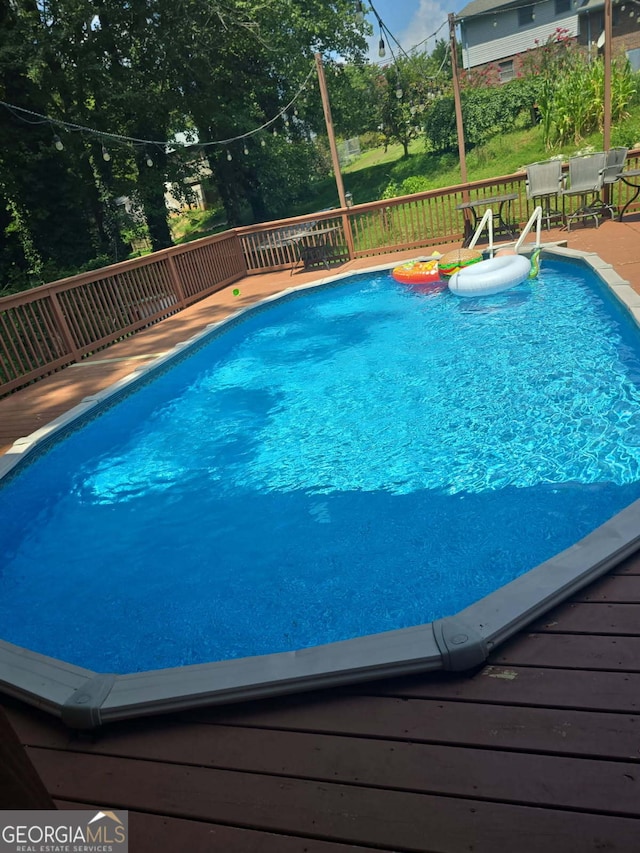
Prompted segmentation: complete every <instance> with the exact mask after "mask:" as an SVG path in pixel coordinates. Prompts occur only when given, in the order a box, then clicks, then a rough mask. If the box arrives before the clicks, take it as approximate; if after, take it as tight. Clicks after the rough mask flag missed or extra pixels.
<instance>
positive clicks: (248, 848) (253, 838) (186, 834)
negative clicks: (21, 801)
mask: <svg viewBox="0 0 640 853" xmlns="http://www.w3.org/2000/svg"><path fill="white" fill-rule="evenodd" d="M56 806H57V807H58V808H59V809H65V810H66V809H79V810H85V809H86V810H90V811H95V810H96V809H100V808H102V807H103V806H104V803H103V804H102V806H101V805H100V804H94V805H91V806H88V805H87V804H86V803H76V802H72V801H70V800H57V801H56ZM373 849H374V848H372V847H361V846H360V845H357V846H354V845H352V844H340V843H334V842H331V841H319V840H318V839H315V838H304V839H302V838H300V837H297V838H293V837H291V836H287V835H275V834H273V833H271V832H258V831H256V830H252V829H239V828H238V827H234V826H223V825H222V824H216V823H213V822H211V821H196V820H185V819H183V818H174V817H167V816H166V815H157V814H150V813H148V812H136V811H129V850H130V851H131V853H158V851H165V850H167V851H171V853H180V851H188V853H216V851H220V853H367V851H371V850H373ZM375 851H376V853H380V852H381V851H382V853H392V851H391V850H388V849H387V850H384V849H383V848H381V847H378V846H376V847H375Z"/></svg>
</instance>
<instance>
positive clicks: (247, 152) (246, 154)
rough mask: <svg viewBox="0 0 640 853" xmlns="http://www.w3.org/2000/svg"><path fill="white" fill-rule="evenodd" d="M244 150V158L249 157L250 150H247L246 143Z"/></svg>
mask: <svg viewBox="0 0 640 853" xmlns="http://www.w3.org/2000/svg"><path fill="white" fill-rule="evenodd" d="M242 150H243V152H244V156H245V157H247V156H248V155H249V149H248V148H247V145H246V143H245V146H244V148H243V149H242Z"/></svg>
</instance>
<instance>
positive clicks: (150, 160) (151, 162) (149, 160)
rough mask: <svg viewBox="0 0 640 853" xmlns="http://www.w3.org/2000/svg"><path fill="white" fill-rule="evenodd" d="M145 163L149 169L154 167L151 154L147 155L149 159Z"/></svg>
mask: <svg viewBox="0 0 640 853" xmlns="http://www.w3.org/2000/svg"><path fill="white" fill-rule="evenodd" d="M145 162H146V164H147V166H148V167H149V168H151V167H152V166H153V160H152V159H151V156H150V155H149V154H147V159H146V161H145Z"/></svg>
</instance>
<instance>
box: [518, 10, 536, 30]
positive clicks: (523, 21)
mask: <svg viewBox="0 0 640 853" xmlns="http://www.w3.org/2000/svg"><path fill="white" fill-rule="evenodd" d="M534 17H535V16H534V14H533V6H520V7H519V9H518V26H519V27H526V26H527V24H530V23H532V21H533V19H534Z"/></svg>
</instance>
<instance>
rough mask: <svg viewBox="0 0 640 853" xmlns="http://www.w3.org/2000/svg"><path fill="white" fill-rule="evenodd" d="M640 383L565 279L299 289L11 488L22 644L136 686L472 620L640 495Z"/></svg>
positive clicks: (606, 317)
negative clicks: (212, 664)
mask: <svg viewBox="0 0 640 853" xmlns="http://www.w3.org/2000/svg"><path fill="white" fill-rule="evenodd" d="M639 382H640V347H639V342H638V334H637V332H636V330H635V327H634V326H633V325H632V322H631V321H630V320H629V319H628V317H627V315H626V314H625V313H624V312H623V311H622V310H621V309H620V308H618V307H617V303H616V302H615V300H614V299H613V298H612V297H611V296H610V295H609V294H608V293H606V292H603V288H602V287H601V285H599V284H598V283H597V281H596V280H595V277H594V276H592V274H591V273H590V272H586V271H583V270H582V269H581V268H577V267H575V266H572V265H570V264H567V263H560V262H550V261H547V262H545V263H544V264H543V269H542V273H541V275H540V278H539V279H538V280H537V281H534V282H531V283H525V284H524V285H521V286H519V287H518V288H516V289H514V290H512V291H510V292H508V293H505V294H502V295H500V296H496V297H489V298H486V297H485V298H482V299H464V300H461V299H459V298H457V297H455V296H453V295H452V294H450V293H449V292H447V291H445V292H442V293H438V294H435V295H428V294H425V293H421V292H420V291H419V290H414V289H412V288H410V287H407V286H405V285H400V284H397V283H395V282H394V281H393V279H392V278H391V276H390V275H389V274H387V273H376V274H370V275H366V276H358V277H354V278H351V279H349V280H346V281H345V282H343V283H339V284H336V285H333V286H330V287H324V288H321V289H315V290H313V291H308V292H305V293H303V294H299V295H296V296H294V297H288V298H285V299H284V300H280V301H279V302H277V303H275V304H273V305H271V306H269V307H268V308H261V309H259V310H257V311H254V312H252V313H250V314H248V315H245V317H244V318H243V319H241V320H239V321H236V322H234V323H233V324H231V325H230V326H229V327H227V329H226V330H223V331H221V332H219V333H217V334H216V335H215V336H213V337H212V338H211V339H209V341H208V342H207V343H206V345H203V346H201V347H200V348H199V349H198V351H197V352H195V354H193V355H190V356H189V357H186V358H183V360H182V361H181V362H180V363H179V364H178V365H177V366H175V367H173V368H172V369H170V370H167V371H165V372H164V373H163V374H162V375H160V376H159V377H157V378H156V379H155V380H154V381H153V382H150V383H148V384H147V385H145V386H144V387H143V388H142V389H141V390H139V391H137V392H136V393H134V394H131V395H129V396H128V397H127V398H126V399H124V400H123V401H121V402H119V403H118V404H117V405H114V406H113V407H111V408H110V409H108V410H107V411H106V412H104V413H103V414H101V415H100V417H97V418H94V419H93V420H92V421H90V422H89V423H88V424H86V425H85V426H83V427H82V428H80V429H77V430H76V431H75V432H73V433H72V434H71V435H70V436H69V437H67V438H66V439H65V440H64V441H61V442H59V443H57V444H55V445H53V446H52V447H51V449H49V450H48V451H47V452H43V453H42V454H40V455H39V457H38V458H37V459H36V461H34V462H33V463H32V464H31V465H29V466H28V467H26V468H25V469H24V470H23V471H22V472H20V473H19V474H18V475H16V476H13V477H11V478H10V479H9V481H8V482H7V483H6V484H5V485H4V487H3V488H0V518H1V519H2V525H1V529H0V555H1V557H2V562H1V564H0V591H1V595H0V636H1V637H2V638H3V639H5V640H8V641H10V642H13V643H16V644H18V645H23V646H27V647H29V648H31V649H33V650H35V651H39V652H42V653H45V654H48V655H52V656H54V657H60V658H63V659H66V660H69V661H71V662H73V663H77V664H79V665H82V666H86V667H89V668H91V669H96V670H98V671H110V672H134V671H139V670H144V669H154V668H161V667H167V666H178V665H183V664H190V663H199V662H204V661H211V660H219V659H224V658H232V657H240V656H245V655H254V654H263V653H267V652H273V651H285V650H291V649H296V648H301V647H305V646H309V645H316V644H321V643H326V642H331V641H334V640H340V639H346V638H349V637H354V636H359V635H364V634H370V633H376V632H379V631H386V630H390V629H393V628H401V627H407V626H410V625H416V624H421V623H423V622H428V621H431V620H433V619H436V618H440V617H442V616H446V615H450V614H452V613H455V612H457V611H458V610H460V609H461V608H463V607H465V606H467V605H468V604H470V603H472V602H473V601H475V600H477V599H478V598H480V597H482V596H484V595H486V594H487V593H489V592H491V591H493V590H494V589H496V588H497V587H499V586H502V585H503V584H504V583H506V582H508V581H509V580H511V579H513V578H514V577H516V576H517V575H519V574H521V573H523V572H525V571H527V570H528V569H530V568H532V567H533V566H535V565H537V564H538V563H540V562H541V561H543V560H545V559H547V558H548V557H550V556H552V555H553V554H555V553H557V552H558V551H560V550H562V549H564V548H566V547H568V546H569V545H571V544H572V543H573V542H575V541H576V540H577V539H579V538H581V537H582V536H584V535H586V534H587V533H588V532H590V531H591V530H592V529H593V528H594V527H596V526H598V525H599V524H601V523H602V522H603V521H605V520H606V519H607V518H609V517H610V516H611V515H613V514H614V513H616V512H617V511H619V510H620V509H622V508H623V507H624V506H626V505H627V504H629V503H631V502H632V501H633V500H635V499H636V498H637V497H638V496H640V417H639V413H640V406H639V402H640V388H639Z"/></svg>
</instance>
